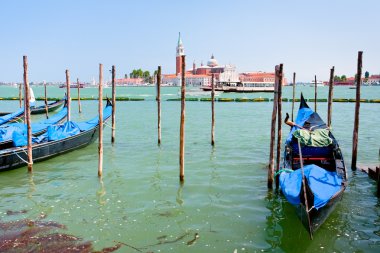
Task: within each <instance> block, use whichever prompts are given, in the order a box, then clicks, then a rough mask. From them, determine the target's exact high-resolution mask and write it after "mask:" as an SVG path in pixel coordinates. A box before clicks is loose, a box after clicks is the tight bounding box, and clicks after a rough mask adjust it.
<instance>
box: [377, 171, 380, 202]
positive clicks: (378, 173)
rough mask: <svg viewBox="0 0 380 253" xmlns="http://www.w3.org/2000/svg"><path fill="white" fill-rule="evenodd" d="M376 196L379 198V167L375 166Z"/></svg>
mask: <svg viewBox="0 0 380 253" xmlns="http://www.w3.org/2000/svg"><path fill="white" fill-rule="evenodd" d="M376 179H377V180H376V182H377V197H379V198H380V167H376Z"/></svg>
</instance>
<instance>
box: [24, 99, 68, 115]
mask: <svg viewBox="0 0 380 253" xmlns="http://www.w3.org/2000/svg"><path fill="white" fill-rule="evenodd" d="M65 100H66V99H65V98H63V99H61V100H56V101H54V102H51V103H49V104H48V105H47V107H48V112H52V111H55V110H57V109H58V108H59V107H61V106H62V105H63V104H64V103H65ZM45 112H46V109H45V105H40V106H31V107H30V113H31V114H42V113H45Z"/></svg>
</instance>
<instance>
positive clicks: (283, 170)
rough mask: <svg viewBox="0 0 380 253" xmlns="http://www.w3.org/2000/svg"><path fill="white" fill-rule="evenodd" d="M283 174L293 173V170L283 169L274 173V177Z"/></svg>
mask: <svg viewBox="0 0 380 253" xmlns="http://www.w3.org/2000/svg"><path fill="white" fill-rule="evenodd" d="M282 172H293V170H290V169H282V170H279V171H277V172H276V173H274V176H275V177H276V176H277V175H279V174H281V173H282Z"/></svg>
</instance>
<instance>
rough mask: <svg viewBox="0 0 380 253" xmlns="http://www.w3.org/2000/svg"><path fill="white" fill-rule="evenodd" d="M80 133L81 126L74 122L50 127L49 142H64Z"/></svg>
mask: <svg viewBox="0 0 380 253" xmlns="http://www.w3.org/2000/svg"><path fill="white" fill-rule="evenodd" d="M79 133H80V129H79V126H78V125H77V123H75V122H73V121H68V122H66V123H64V124H62V125H55V126H49V127H48V129H47V132H46V134H47V138H48V141H58V140H62V139H64V138H67V137H70V136H74V135H77V134H79Z"/></svg>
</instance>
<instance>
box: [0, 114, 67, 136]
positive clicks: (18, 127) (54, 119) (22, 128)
mask: <svg viewBox="0 0 380 253" xmlns="http://www.w3.org/2000/svg"><path fill="white" fill-rule="evenodd" d="M66 115H67V107H63V108H62V109H61V110H60V111H59V112H58V113H56V114H54V115H53V116H51V117H50V118H49V119H45V120H43V121H41V122H39V123H32V124H31V128H32V134H36V133H40V132H41V131H43V130H45V129H47V127H48V126H49V125H54V124H57V123H59V122H60V121H61V120H62V119H64V118H65V117H66ZM15 131H16V132H18V133H19V134H22V135H26V134H27V133H26V132H27V129H26V124H24V123H11V124H9V125H7V126H6V127H0V142H2V141H8V140H11V139H12V135H13V132H15Z"/></svg>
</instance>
